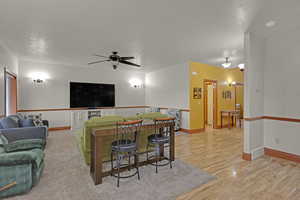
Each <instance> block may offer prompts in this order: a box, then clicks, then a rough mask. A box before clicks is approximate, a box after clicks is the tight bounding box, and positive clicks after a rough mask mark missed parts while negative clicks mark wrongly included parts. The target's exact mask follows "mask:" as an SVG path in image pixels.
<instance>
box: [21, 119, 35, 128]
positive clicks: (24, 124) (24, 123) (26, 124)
mask: <svg viewBox="0 0 300 200" xmlns="http://www.w3.org/2000/svg"><path fill="white" fill-rule="evenodd" d="M19 126H20V127H33V126H34V123H33V120H32V119H21V120H19Z"/></svg>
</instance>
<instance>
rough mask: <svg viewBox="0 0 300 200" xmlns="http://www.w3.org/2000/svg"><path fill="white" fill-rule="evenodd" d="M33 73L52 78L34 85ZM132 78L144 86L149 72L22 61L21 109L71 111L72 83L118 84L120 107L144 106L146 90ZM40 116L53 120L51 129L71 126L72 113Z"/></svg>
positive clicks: (20, 80)
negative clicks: (146, 73) (137, 86)
mask: <svg viewBox="0 0 300 200" xmlns="http://www.w3.org/2000/svg"><path fill="white" fill-rule="evenodd" d="M33 72H42V73H45V74H47V75H48V76H49V79H48V80H46V82H45V83H44V84H42V85H34V84H33V81H32V79H31V77H30V74H31V73H33ZM131 78H138V79H140V80H142V82H143V83H144V82H145V73H143V72H140V71H136V70H130V71H128V70H122V69H118V70H116V71H114V70H113V69H112V68H111V67H102V66H100V67H97V66H94V67H73V66H63V65H54V64H43V63H37V62H30V61H24V60H20V68H19V88H20V92H19V98H18V100H19V109H48V108H69V107H70V105H69V101H70V99H69V98H70V97H69V96H70V94H69V93H70V89H69V82H70V81H78V82H89V83H111V84H115V95H116V106H138V105H141V106H144V105H145V89H144V88H132V87H131V86H130V84H129V80H130V79H131ZM119 112H123V110H122V111H119ZM39 113H42V115H43V118H45V119H48V120H49V121H50V127H61V126H70V125H71V112H70V111H51V112H39ZM27 114H28V113H27ZM116 114H119V113H116Z"/></svg>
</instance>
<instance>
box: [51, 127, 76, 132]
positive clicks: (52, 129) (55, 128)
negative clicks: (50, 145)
mask: <svg viewBox="0 0 300 200" xmlns="http://www.w3.org/2000/svg"><path fill="white" fill-rule="evenodd" d="M64 130H71V126H62V127H52V128H49V129H48V131H64Z"/></svg>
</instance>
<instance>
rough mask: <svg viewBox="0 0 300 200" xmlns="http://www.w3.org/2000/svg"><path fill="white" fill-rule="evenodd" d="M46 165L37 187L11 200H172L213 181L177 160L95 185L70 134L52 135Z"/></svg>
mask: <svg viewBox="0 0 300 200" xmlns="http://www.w3.org/2000/svg"><path fill="white" fill-rule="evenodd" d="M45 153H46V158H45V162H46V166H45V170H44V174H43V175H42V177H41V180H40V182H39V184H38V185H37V186H35V187H34V188H33V189H32V190H31V191H30V192H29V193H28V194H24V195H21V196H15V197H12V198H9V199H11V200H41V199H42V200H52V199H53V200H54V199H55V200H83V199H84V200H96V199H97V200H118V199H122V200H127V199H128V200H135V199H142V200H153V199H155V200H169V199H170V200H171V199H176V197H177V196H179V195H181V194H183V193H186V192H189V191H191V190H193V189H194V188H198V187H199V186H200V185H202V184H205V183H207V182H209V181H210V180H213V179H214V177H213V176H211V175H209V174H208V173H206V172H204V171H202V170H200V169H197V168H194V167H192V166H190V165H188V164H187V163H185V162H183V161H181V160H176V161H175V162H174V163H173V168H172V169H170V168H169V167H168V166H165V167H160V168H159V172H158V174H156V173H155V167H154V166H151V165H149V166H144V167H141V168H140V174H141V180H138V179H137V176H135V177H132V178H130V179H122V180H121V181H120V187H119V188H117V179H116V178H114V177H106V178H104V179H103V184H100V185H97V186H95V185H94V183H93V181H92V179H91V177H90V174H89V167H88V166H86V165H85V163H84V161H83V158H82V156H81V155H80V152H79V150H78V148H77V144H76V141H75V137H74V136H73V135H72V134H71V133H70V132H67V131H66V132H51V133H50V135H49V139H48V142H47V148H46V150H45Z"/></svg>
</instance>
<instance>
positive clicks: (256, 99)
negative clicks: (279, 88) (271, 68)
mask: <svg viewBox="0 0 300 200" xmlns="http://www.w3.org/2000/svg"><path fill="white" fill-rule="evenodd" d="M245 51H246V52H245V54H246V55H245V57H246V66H245V104H244V105H245V113H244V115H245V118H254V117H261V116H263V115H264V62H265V60H264V58H265V40H264V39H263V38H261V37H259V36H257V35H255V34H254V33H250V32H248V33H246V34H245ZM263 147H264V135H263V120H258V121H245V126H244V152H245V153H255V151H259V152H261V151H262V149H263Z"/></svg>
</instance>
